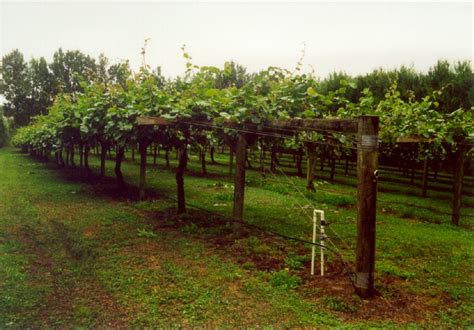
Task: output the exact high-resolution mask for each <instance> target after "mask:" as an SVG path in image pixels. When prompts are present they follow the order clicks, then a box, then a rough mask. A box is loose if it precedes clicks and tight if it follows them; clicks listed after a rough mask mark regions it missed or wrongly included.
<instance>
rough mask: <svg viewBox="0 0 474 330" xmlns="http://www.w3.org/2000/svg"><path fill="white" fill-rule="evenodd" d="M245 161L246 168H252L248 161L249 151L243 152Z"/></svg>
mask: <svg viewBox="0 0 474 330" xmlns="http://www.w3.org/2000/svg"><path fill="white" fill-rule="evenodd" d="M245 162H246V163H247V168H249V169H253V167H252V163H251V162H250V159H249V153H248V152H247V153H245Z"/></svg>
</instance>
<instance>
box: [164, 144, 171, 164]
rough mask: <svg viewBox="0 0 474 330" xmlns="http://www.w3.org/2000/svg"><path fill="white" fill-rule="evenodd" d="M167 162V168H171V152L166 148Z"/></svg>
mask: <svg viewBox="0 0 474 330" xmlns="http://www.w3.org/2000/svg"><path fill="white" fill-rule="evenodd" d="M165 161H166V168H169V167H170V151H169V149H168V148H166V151H165Z"/></svg>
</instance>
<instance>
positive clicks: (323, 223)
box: [320, 212, 326, 276]
mask: <svg viewBox="0 0 474 330" xmlns="http://www.w3.org/2000/svg"><path fill="white" fill-rule="evenodd" d="M325 224H326V220H325V219H324V212H322V213H321V226H320V228H321V235H320V240H321V276H324V248H325V246H326V244H325V242H324V240H325V239H326V233H325V231H324V225H325Z"/></svg>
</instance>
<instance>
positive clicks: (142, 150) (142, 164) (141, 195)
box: [138, 141, 148, 200]
mask: <svg viewBox="0 0 474 330" xmlns="http://www.w3.org/2000/svg"><path fill="white" fill-rule="evenodd" d="M147 147H148V144H147V143H145V142H144V141H141V142H139V149H140V183H139V196H138V197H139V199H140V200H144V199H145V185H146V158H147V152H146V149H147Z"/></svg>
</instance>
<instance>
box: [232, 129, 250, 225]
mask: <svg viewBox="0 0 474 330" xmlns="http://www.w3.org/2000/svg"><path fill="white" fill-rule="evenodd" d="M246 154H247V143H246V136H245V133H239V140H238V143H237V150H236V152H235V155H236V169H235V177H234V209H233V217H234V219H235V220H238V221H243V220H244V217H243V216H244V193H245V159H246V158H247V157H246V156H247V155H246ZM236 225H237V223H236ZM236 227H239V226H238V225H237V226H236Z"/></svg>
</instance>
